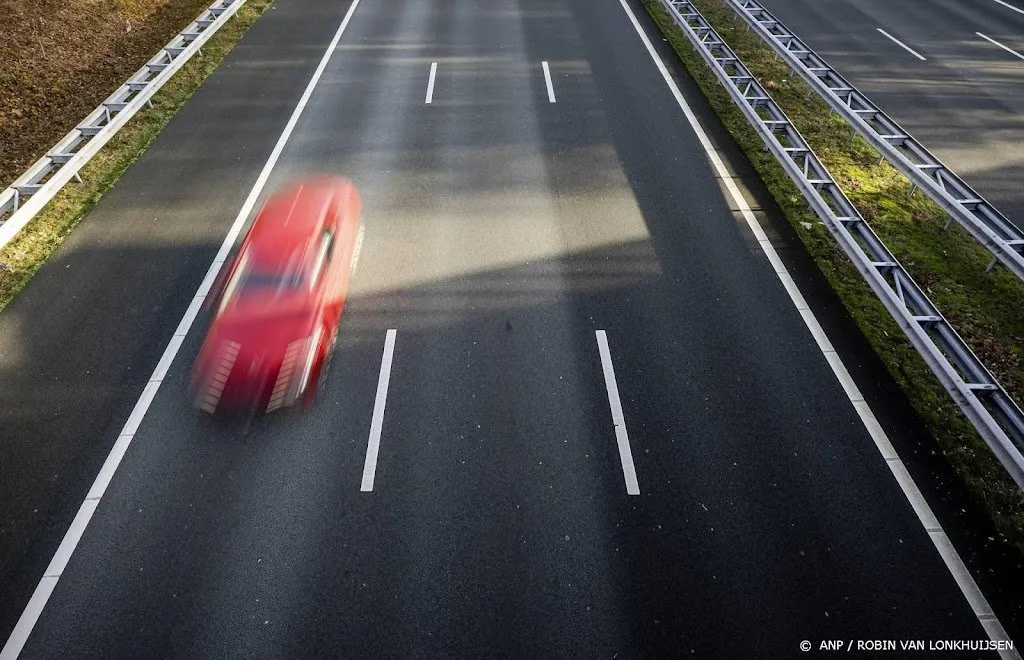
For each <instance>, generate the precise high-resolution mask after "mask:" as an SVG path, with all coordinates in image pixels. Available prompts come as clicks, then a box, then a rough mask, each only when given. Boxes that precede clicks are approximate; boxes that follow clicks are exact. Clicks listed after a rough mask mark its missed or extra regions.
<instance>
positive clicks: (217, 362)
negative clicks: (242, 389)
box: [196, 341, 242, 413]
mask: <svg viewBox="0 0 1024 660" xmlns="http://www.w3.org/2000/svg"><path fill="white" fill-rule="evenodd" d="M241 348H242V346H241V345H240V344H238V343H236V342H233V341H222V342H221V343H220V345H219V346H218V347H217V352H216V353H214V356H213V367H212V368H211V369H210V371H209V375H208V376H207V378H206V384H205V386H204V387H201V388H200V389H199V392H198V399H199V400H198V401H197V402H196V405H197V407H198V408H200V409H201V410H205V411H206V412H208V413H212V412H214V411H215V410H217V404H218V403H219V402H220V397H221V395H222V394H224V388H225V387H226V386H227V384H228V376H230V375H231V368H232V367H234V366H235V360H237V359H238V351H239V350H240V349H241Z"/></svg>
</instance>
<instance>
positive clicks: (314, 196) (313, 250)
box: [191, 177, 362, 413]
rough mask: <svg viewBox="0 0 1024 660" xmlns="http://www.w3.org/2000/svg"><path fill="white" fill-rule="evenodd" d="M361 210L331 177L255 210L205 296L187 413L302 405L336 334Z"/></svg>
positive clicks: (347, 187) (343, 183) (342, 182)
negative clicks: (207, 317) (204, 326)
mask: <svg viewBox="0 0 1024 660" xmlns="http://www.w3.org/2000/svg"><path fill="white" fill-rule="evenodd" d="M361 207H362V203H361V200H360V198H359V193H358V191H357V190H356V187H355V186H354V185H353V184H352V182H351V181H349V180H348V179H344V178H341V177H319V178H315V179H310V180H307V181H304V182H302V183H299V184H296V185H294V186H292V187H291V188H288V189H286V190H283V191H281V192H279V193H277V194H276V195H274V196H272V197H271V198H270V199H269V200H268V201H267V202H266V204H264V206H263V208H262V209H261V210H260V212H259V214H258V215H257V216H256V219H255V220H254V221H253V224H252V227H251V228H250V229H249V233H248V234H247V235H246V237H245V240H244V241H242V246H241V248H240V249H239V250H238V254H237V256H236V257H235V259H234V261H233V262H232V263H231V264H230V265H229V266H227V267H226V268H225V270H224V271H222V276H221V277H220V278H219V279H218V283H217V284H216V285H215V286H214V288H213V289H212V290H211V294H210V297H209V298H208V300H211V301H214V302H216V304H217V310H216V313H215V315H214V318H213V321H212V323H211V324H210V329H209V331H208V332H207V334H206V339H205V340H204V341H203V345H202V348H201V349H200V351H199V357H198V358H197V359H196V363H195V366H194V368H193V371H192V381H191V388H192V395H193V397H194V401H195V405H196V407H198V408H199V409H201V410H205V411H206V412H209V413H215V412H243V411H244V412H250V413H251V412H262V411H266V412H270V411H273V410H275V409H278V408H283V407H287V406H292V405H295V404H297V403H304V404H311V403H312V401H313V396H314V394H315V390H316V385H317V383H318V381H319V379H320V376H321V374H322V373H324V372H326V364H327V363H328V361H329V359H330V355H331V353H332V351H333V348H334V343H335V339H336V337H337V334H338V323H339V322H340V321H341V312H342V308H343V307H344V305H345V295H346V293H347V292H348V285H349V278H350V276H351V273H352V270H353V268H354V266H355V260H356V257H357V250H358V245H359V240H360V238H361V233H360V212H361Z"/></svg>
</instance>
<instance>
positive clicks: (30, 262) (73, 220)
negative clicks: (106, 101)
mask: <svg viewBox="0 0 1024 660" xmlns="http://www.w3.org/2000/svg"><path fill="white" fill-rule="evenodd" d="M0 1H2V0H0ZM146 2H150V0H138V2H137V3H136V4H140V5H142V4H145V3H146ZM271 2H272V0H248V2H246V4H245V5H243V6H242V7H241V9H239V10H238V13H236V14H235V16H234V17H233V18H232V19H231V20H229V21H228V22H227V23H226V24H225V25H224V27H222V28H221V29H220V30H219V31H218V32H217V34H215V35H214V36H213V37H212V38H211V39H210V40H209V41H208V42H207V43H206V45H204V46H203V55H196V56H194V57H193V58H192V59H191V60H189V61H188V62H187V63H186V64H185V65H184V66H183V67H182V68H181V69H180V70H179V71H178V73H177V74H176V75H175V76H174V77H173V78H172V79H171V80H170V81H169V82H168V83H167V84H166V85H164V87H163V88H162V89H161V90H160V91H159V92H158V93H157V94H156V95H154V96H153V107H152V108H146V109H143V110H142V111H140V112H139V113H138V114H137V115H135V117H133V118H132V119H131V121H129V122H128V123H127V124H126V125H125V126H124V128H122V129H121V131H120V132H119V133H118V134H117V135H116V136H115V137H114V138H113V139H112V140H111V141H110V142H109V143H107V145H106V146H105V147H104V148H103V149H102V150H100V152H99V153H98V154H97V155H96V156H95V157H94V158H93V159H92V160H91V161H90V162H89V164H88V165H86V166H85V167H84V168H83V169H82V170H81V171H80V174H81V177H82V183H80V184H79V183H74V182H72V183H69V184H68V185H67V186H65V187H64V189H63V190H62V191H61V192H60V193H58V194H57V196H56V197H54V199H53V200H52V201H51V202H50V203H49V204H47V206H46V207H45V208H44V209H43V211H42V212H41V213H39V215H37V216H36V217H35V218H34V219H33V220H32V222H30V223H29V224H28V225H27V226H26V228H25V229H24V230H22V232H21V233H20V234H19V235H18V236H17V237H16V238H15V240H13V241H12V242H11V243H9V244H8V245H7V246H6V247H5V248H4V249H3V250H0V310H2V309H3V308H4V307H6V306H7V305H8V304H9V303H10V301H11V300H13V299H14V297H15V295H17V293H18V292H19V291H20V290H21V289H22V288H23V287H24V286H25V283H26V282H28V280H29V279H30V278H31V277H32V275H33V274H35V272H36V271H37V270H38V269H39V268H40V266H42V264H43V263H44V262H45V261H46V259H47V258H48V257H49V256H50V255H51V254H52V253H53V251H54V250H56V249H57V247H58V246H59V245H60V244H61V243H62V242H63V241H64V239H65V238H66V237H67V236H68V234H70V233H71V231H72V230H73V229H74V228H75V227H76V226H77V225H78V223H79V222H81V221H82V219H83V218H84V217H85V215H86V214H87V213H88V212H89V210H90V209H91V208H92V207H93V206H94V205H95V204H96V202H97V201H98V200H99V198H100V197H101V196H102V195H103V193H104V192H106V191H107V190H108V189H109V188H110V187H111V186H112V185H114V183H115V182H116V181H117V179H118V177H120V176H121V173H122V172H124V171H125V169H127V168H128V166H129V165H131V164H132V163H134V162H135V161H136V160H137V159H138V158H139V156H141V155H142V153H143V152H144V151H145V150H146V147H147V146H148V145H149V143H150V142H152V140H153V138H155V137H156V135H157V133H159V132H160V129H162V128H163V127H164V126H165V125H166V124H167V122H168V121H170V119H171V117H173V116H174V114H175V113H176V112H177V111H178V109H179V108H180V107H181V106H182V105H183V104H184V103H185V102H186V101H187V100H188V99H189V98H190V97H191V96H192V94H193V92H195V90H196V89H197V88H198V87H199V85H200V84H201V83H202V82H203V80H205V79H206V77H207V76H208V75H209V74H210V73H212V72H213V70H214V69H215V68H216V66H217V64H218V63H219V62H220V61H221V60H222V59H223V58H224V56H225V55H227V54H228V52H230V50H231V48H232V47H233V46H234V45H235V43H237V42H238V40H239V39H241V38H242V35H244V34H245V32H246V31H247V30H248V29H249V27H250V26H252V24H253V23H255V22H256V19H257V18H259V16H260V15H261V14H262V13H263V11H264V10H266V8H267V7H269V6H270V4H271ZM200 4H201V5H203V6H207V5H208V4H209V3H208V2H207V0H203V2H202V3H200ZM194 18H195V16H191V17H189V18H188V19H186V20H185V22H184V23H182V24H181V25H179V26H178V27H177V29H175V30H174V31H173V32H172V33H171V35H170V36H173V35H174V34H176V33H177V31H178V30H180V29H181V28H182V27H184V26H185V25H187V24H188V22H191V20H193V19H194ZM169 38H170V37H168V40H169ZM163 43H166V41H164V42H161V45H162V44H163ZM150 56H151V54H150V55H146V58H145V59H146V60H148V59H149V57H150ZM144 61H145V60H144ZM129 68H130V67H129ZM121 82H123V81H122V80H112V81H111V82H110V85H112V86H108V89H109V90H112V89H114V88H115V87H116V86H117V85H119V84H121ZM104 97H105V94H104ZM89 109H91V107H90V108H89ZM83 116H84V114H83ZM79 119H81V117H79ZM49 146H51V145H49V144H47V145H46V147H43V149H46V148H49Z"/></svg>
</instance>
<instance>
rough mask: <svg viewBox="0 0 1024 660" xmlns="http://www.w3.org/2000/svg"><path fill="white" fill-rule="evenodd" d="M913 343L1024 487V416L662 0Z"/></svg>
mask: <svg viewBox="0 0 1024 660" xmlns="http://www.w3.org/2000/svg"><path fill="white" fill-rule="evenodd" d="M661 1H662V4H663V5H665V7H666V8H667V9H668V11H669V13H670V14H671V15H672V17H673V19H674V20H675V22H676V24H678V25H679V27H680V28H681V29H682V31H683V32H684V33H685V34H686V36H687V38H688V39H689V40H690V42H691V43H692V44H693V45H694V47H695V48H696V50H697V51H698V52H699V53H700V54H701V56H702V57H703V58H704V60H705V61H706V62H707V64H708V66H710V67H711V69H712V70H713V71H714V72H715V75H716V76H717V77H718V80H719V81H720V82H721V83H722V85H723V86H724V87H725V88H726V90H727V91H728V92H729V95H730V96H731V97H732V99H733V101H735V102H736V104H737V105H738V106H739V108H740V110H742V111H743V114H744V115H745V116H746V118H747V121H748V122H750V125H751V126H752V127H753V128H754V129H755V130H756V131H757V133H758V135H760V136H761V139H763V140H764V143H765V145H766V146H767V147H768V149H769V150H770V151H771V152H772V153H773V154H774V155H775V158H776V159H777V160H778V161H779V163H780V164H781V165H782V167H783V169H785V171H786V174H787V175H789V177H790V178H791V179H792V180H793V182H794V183H795V184H796V185H797V187H798V188H799V189H800V191H801V193H802V194H803V195H804V197H805V198H806V199H807V201H808V202H809V204H810V206H811V208H813V209H814V211H815V213H817V215H818V217H820V218H821V219H822V221H823V222H824V224H825V226H826V227H827V228H828V230H829V231H830V232H831V233H832V235H833V236H834V237H835V239H836V240H837V241H838V243H839V245H840V247H841V248H842V249H843V251H844V252H846V254H847V255H848V256H849V257H850V259H851V260H852V261H853V263H854V265H855V266H856V267H857V270H858V271H859V272H860V274H861V276H863V277H864V279H865V280H866V281H867V283H868V285H869V286H870V287H871V289H872V290H873V291H874V293H875V295H876V296H878V298H879V300H881V301H882V304H884V305H885V307H886V309H887V310H888V311H889V313H890V314H891V315H892V317H893V318H894V319H896V322H897V323H898V324H899V325H900V328H901V329H902V330H903V332H904V333H906V335H907V337H908V338H909V339H910V342H911V344H913V346H914V348H915V349H917V351H918V352H919V353H920V354H921V356H922V357H923V358H924V360H925V362H926V363H927V364H928V366H929V368H930V369H931V370H932V372H933V373H934V374H935V375H936V376H937V377H938V379H939V381H940V382H941V383H942V385H943V387H945V389H946V391H947V392H949V394H950V396H952V397H953V400H954V401H956V403H957V405H959V406H960V408H961V410H963V412H964V414H965V415H966V416H967V418H968V420H970V422H971V424H973V425H974V427H975V428H976V429H977V430H978V432H979V433H980V434H981V437H982V438H983V439H984V440H985V442H986V443H987V444H988V446H989V447H990V448H991V449H992V451H993V452H994V453H995V455H996V457H997V458H998V459H999V461H1000V462H1001V463H1002V464H1003V466H1004V467H1005V468H1006V470H1007V471H1008V472H1009V473H1010V476H1012V477H1013V479H1014V481H1016V482H1017V485H1018V486H1020V487H1021V489H1024V456H1022V454H1021V451H1022V449H1024V413H1022V412H1021V410H1020V408H1019V407H1018V406H1017V404H1016V403H1014V401H1013V400H1012V399H1011V398H1010V396H1009V394H1007V393H1006V390H1004V389H1003V387H1002V386H1001V385H1000V384H999V382H998V381H997V380H996V379H995V377H994V376H993V375H992V374H991V373H990V372H989V370H988V369H987V368H985V365H983V364H982V363H981V361H980V360H978V358H977V357H976V356H975V355H974V353H973V352H972V351H971V349H970V348H969V347H968V346H967V344H965V343H964V341H963V339H961V337H960V335H958V334H957V332H956V331H955V330H954V329H953V327H952V326H950V324H949V322H948V321H946V319H945V317H943V316H942V314H941V313H940V312H939V310H938V309H937V308H936V307H935V305H934V304H932V302H931V301H930V300H929V299H928V297H927V296H926V295H925V294H924V292H922V291H921V289H920V287H918V285H917V284H916V283H915V282H914V280H913V279H912V278H911V277H910V275H909V274H908V273H907V271H906V270H905V269H904V268H903V266H902V265H901V264H900V263H899V261H898V260H897V259H896V257H895V256H894V255H893V254H892V253H891V252H890V251H889V250H888V248H886V247H885V245H884V244H883V243H882V241H881V240H880V239H879V238H878V236H877V235H875V233H874V231H873V230H872V229H871V227H870V225H868V223H867V222H866V221H865V220H864V218H863V217H862V216H861V215H860V213H859V212H858V211H857V209H856V208H855V207H854V206H853V204H851V203H850V200H849V199H847V197H846V195H845V194H844V193H843V191H842V190H841V189H840V188H839V186H838V185H837V184H836V182H835V180H834V179H833V178H832V176H831V174H829V172H828V170H827V169H825V167H824V166H823V165H822V164H821V161H820V160H819V159H818V157H817V156H816V155H815V154H814V152H813V151H812V150H811V148H810V147H809V146H808V145H807V143H806V142H805V141H804V139H803V137H802V136H801V135H800V133H799V132H798V131H797V130H796V128H795V127H794V126H793V124H792V123H791V122H790V120H789V118H788V117H787V116H786V114H785V113H784V112H783V111H782V109H781V108H780V107H779V106H778V104H776V103H775V101H774V100H773V99H772V98H771V96H769V94H768V92H766V91H765V89H764V88H763V87H762V86H761V84H760V83H759V82H758V81H757V79H756V78H755V77H754V76H753V75H752V74H751V73H750V71H748V70H747V68H746V67H745V66H744V65H743V63H742V62H741V61H740V60H739V58H738V57H737V56H736V54H735V53H733V51H732V49H730V48H729V46H728V45H727V44H726V43H725V42H724V41H723V40H722V39H721V37H719V35H718V33H717V32H715V30H714V29H713V28H712V27H711V25H710V24H709V23H708V22H707V21H706V20H705V19H704V17H703V16H702V15H701V14H700V12H699V11H698V10H697V9H696V8H695V7H694V6H693V5H692V4H691V3H690V2H686V1H684V0H661Z"/></svg>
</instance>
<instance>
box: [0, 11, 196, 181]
mask: <svg viewBox="0 0 1024 660" xmlns="http://www.w3.org/2000/svg"><path fill="white" fill-rule="evenodd" d="M210 1H211V0H174V1H173V2H172V1H171V0H0V35H3V38H2V39H0V62H2V63H3V64H2V66H0V188H3V187H7V186H8V185H9V184H10V183H11V182H12V181H14V179H15V178H17V177H18V176H19V175H20V174H21V173H22V172H23V171H25V170H26V169H27V168H28V166H29V165H31V164H32V163H33V162H35V161H36V160H37V159H39V158H40V157H41V156H42V155H43V154H45V153H46V150H47V149H49V148H50V147H52V146H53V145H54V143H56V142H57V140H59V139H60V138H61V137H63V136H64V135H65V134H66V133H67V132H68V131H70V130H71V129H72V128H74V127H75V125H76V124H77V123H78V122H80V121H81V120H82V119H83V118H84V117H85V116H86V115H87V114H89V112H91V111H92V109H93V108H95V107H96V106H97V105H99V104H100V102H101V101H103V99H105V98H106V97H107V96H109V95H110V93H111V92H113V91H114V90H115V89H117V87H118V86H119V85H120V84H121V83H123V82H124V81H125V80H126V79H127V78H128V77H129V76H130V75H131V74H132V73H134V72H135V71H136V70H138V69H139V68H140V67H141V66H142V65H143V64H145V63H146V62H147V61H148V60H149V58H151V57H152V56H153V55H154V54H156V52H157V51H158V50H159V49H160V48H161V47H162V46H163V45H164V44H166V43H167V42H168V41H170V39H171V37H173V36H174V35H175V34H177V33H178V32H179V31H180V30H181V29H182V28H184V27H185V26H186V25H188V24H189V23H190V22H191V21H193V20H194V19H195V17H196V16H198V15H199V13H200V12H201V11H202V10H203V9H204V8H206V7H207V6H209V4H210Z"/></svg>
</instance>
